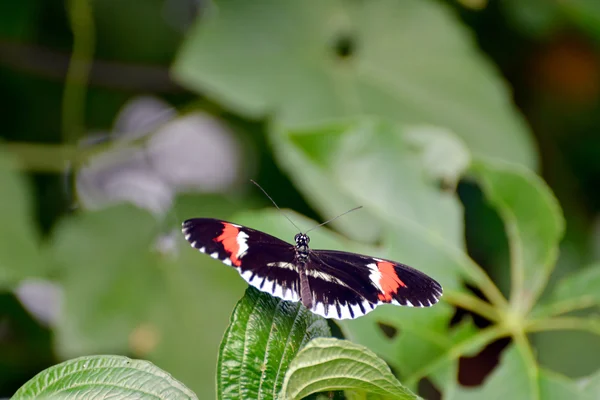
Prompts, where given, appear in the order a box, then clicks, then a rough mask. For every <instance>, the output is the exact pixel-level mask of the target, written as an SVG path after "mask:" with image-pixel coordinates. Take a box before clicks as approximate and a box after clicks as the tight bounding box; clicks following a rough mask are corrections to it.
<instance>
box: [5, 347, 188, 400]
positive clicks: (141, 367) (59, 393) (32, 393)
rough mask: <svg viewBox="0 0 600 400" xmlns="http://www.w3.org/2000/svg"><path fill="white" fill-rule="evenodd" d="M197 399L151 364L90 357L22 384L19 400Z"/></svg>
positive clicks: (63, 364)
mask: <svg viewBox="0 0 600 400" xmlns="http://www.w3.org/2000/svg"><path fill="white" fill-rule="evenodd" d="M108 397H110V398H119V399H125V398H136V399H164V400H167V399H169V400H177V399H197V397H196V395H195V394H194V393H193V392H192V391H191V390H189V389H188V388H186V387H185V385H183V384H182V383H181V382H179V381H178V380H176V379H175V378H173V377H172V376H171V375H169V374H168V373H166V372H165V371H163V370H161V369H160V368H158V367H156V366H155V365H154V364H152V363H150V362H148V361H142V360H132V359H129V358H127V357H121V356H88V357H80V358H76V359H74V360H69V361H66V362H64V363H62V364H58V365H55V366H53V367H50V368H48V369H46V370H44V371H42V372H40V373H39V374H37V375H36V376H35V377H33V378H32V379H31V380H29V381H28V382H27V383H26V384H25V385H23V386H22V387H21V388H20V389H19V390H18V391H17V393H15V395H14V396H13V397H12V399H13V400H18V399H32V398H35V399H44V398H48V399H59V398H65V399H66V398H68V399H82V400H83V399H90V398H108Z"/></svg>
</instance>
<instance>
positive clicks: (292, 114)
mask: <svg viewBox="0 0 600 400" xmlns="http://www.w3.org/2000/svg"><path fill="white" fill-rule="evenodd" d="M215 3H216V5H217V8H218V12H216V13H213V14H212V15H214V18H213V19H208V20H201V21H199V22H198V24H197V25H196V27H195V28H194V29H193V30H192V31H191V32H190V34H189V36H188V39H187V41H186V42H185V43H184V46H183V48H182V51H181V53H180V55H179V57H178V59H177V61H176V63H175V67H174V75H175V77H176V78H177V79H178V80H179V81H180V82H182V83H183V84H184V85H186V86H188V87H190V88H193V89H196V90H198V91H200V92H202V93H208V94H209V95H212V96H213V97H214V98H216V99H218V100H219V101H222V102H224V103H226V104H227V105H228V106H229V107H231V108H233V109H236V110H238V111H240V112H242V113H246V114H248V115H252V116H258V115H267V114H268V115H274V118H275V120H276V122H278V123H282V124H284V125H285V126H288V127H289V126H298V125H300V124H302V125H305V124H311V125H312V124H314V123H317V122H321V121H322V120H324V119H329V118H338V117H346V116H350V115H360V114H366V115H376V116H381V117H384V118H389V119H390V120H392V121H400V122H403V123H410V124H423V123H427V124H433V125H438V126H442V127H447V128H449V129H451V130H452V131H453V132H455V133H456V134H457V135H458V136H460V137H461V138H463V139H464V141H465V142H466V143H467V145H468V147H469V149H471V150H472V151H473V152H474V153H476V154H481V155H486V156H494V157H498V158H502V159H507V160H511V161H513V162H517V163H522V164H525V165H528V166H529V167H534V166H535V164H536V156H535V153H534V149H533V146H532V141H531V138H530V136H529V132H528V130H527V128H526V126H525V124H524V123H523V120H522V118H521V117H520V116H519V115H518V113H516V112H515V110H514V108H513V106H512V105H511V103H510V102H509V97H510V94H509V93H508V91H507V90H506V87H505V85H504V83H503V82H502V79H501V78H500V76H499V74H498V73H497V72H496V71H495V70H494V69H493V68H491V66H490V64H489V63H488V62H487V61H486V60H485V58H484V57H482V56H481V55H480V53H479V51H478V50H477V49H476V47H475V43H474V41H473V38H472V37H471V35H470V33H469V32H467V31H466V30H465V29H464V28H463V27H462V26H461V24H460V22H459V20H458V18H456V16H455V15H454V14H453V13H452V12H451V11H450V9H449V8H448V7H446V6H445V5H442V4H441V3H439V2H434V1H429V0H402V1H397V0H383V1H376V2H372V1H368V2H354V1H336V2H323V1H319V0H310V1H303V2H297V1H294V0H260V1H251V2H248V1H245V0H237V1H220V2H219V1H217V2H215ZM282 54H285V57H282ZM240 65H244V68H242V69H240V68H239V66H240ZM440 66H443V68H441V67H440Z"/></svg>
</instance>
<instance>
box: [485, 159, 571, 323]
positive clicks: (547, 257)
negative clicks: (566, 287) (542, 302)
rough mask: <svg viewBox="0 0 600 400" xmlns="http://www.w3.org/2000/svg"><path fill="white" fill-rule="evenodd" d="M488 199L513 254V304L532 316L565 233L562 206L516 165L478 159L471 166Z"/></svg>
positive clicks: (546, 189) (540, 181)
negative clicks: (534, 305)
mask: <svg viewBox="0 0 600 400" xmlns="http://www.w3.org/2000/svg"><path fill="white" fill-rule="evenodd" d="M473 171H474V173H475V176H476V178H477V180H478V182H479V183H480V185H481V187H482V189H483V191H484V193H485V196H486V198H487V199H488V201H489V202H490V203H491V204H492V206H494V207H495V208H496V209H497V210H498V213H499V214H500V216H501V218H502V219H503V221H504V224H505V227H506V234H507V236H508V241H509V245H510V252H511V279H512V289H511V301H512V302H513V304H514V306H515V307H516V308H517V309H519V310H521V311H522V312H523V311H525V312H526V311H529V309H530V308H531V307H532V306H533V304H534V303H535V301H536V300H537V298H538V297H539V295H540V293H541V292H542V290H543V289H544V288H545V286H546V283H547V281H548V277H549V276H550V273H551V272H552V270H553V268H554V263H555V261H556V258H557V255H558V243H559V241H560V239H561V238H562V235H563V232H564V225H565V222H564V218H563V215H562V211H561V209H560V205H559V204H558V202H557V200H556V198H555V197H554V195H553V194H552V192H551V190H550V189H549V188H548V186H547V185H546V183H545V182H544V181H543V180H542V179H541V178H540V177H539V176H537V175H535V174H534V173H533V172H531V171H529V170H527V169H525V168H523V167H521V166H518V165H514V164H507V163H503V162H499V161H491V160H479V161H478V162H476V163H475V164H474V166H473Z"/></svg>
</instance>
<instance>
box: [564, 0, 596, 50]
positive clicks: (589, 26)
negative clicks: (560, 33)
mask: <svg viewBox="0 0 600 400" xmlns="http://www.w3.org/2000/svg"><path fill="white" fill-rule="evenodd" d="M558 6H559V7H560V8H561V10H562V11H563V12H564V13H565V15H566V16H567V17H569V18H570V19H571V21H572V22H573V23H574V24H576V25H578V26H579V28H580V29H582V30H583V31H586V32H587V33H588V34H589V35H591V36H592V37H594V38H595V39H596V40H600V2H598V1H597V0H569V1H560V2H558Z"/></svg>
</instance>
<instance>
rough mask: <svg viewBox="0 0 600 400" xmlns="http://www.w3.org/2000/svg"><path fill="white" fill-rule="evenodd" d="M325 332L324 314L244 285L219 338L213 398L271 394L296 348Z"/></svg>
mask: <svg viewBox="0 0 600 400" xmlns="http://www.w3.org/2000/svg"><path fill="white" fill-rule="evenodd" d="M329 335H330V332H329V327H328V326H327V322H326V321H325V319H323V318H321V317H319V316H316V315H315V314H313V313H311V312H310V311H308V310H307V309H306V308H305V307H304V306H302V305H301V304H300V303H292V302H287V301H283V300H280V299H277V298H275V297H273V296H271V295H269V294H267V293H263V292H260V291H258V290H257V289H255V288H253V287H248V289H247V290H246V295H245V296H244V297H243V298H242V299H241V300H240V301H239V303H238V304H237V306H236V307H235V310H234V311H233V314H232V316H231V323H230V325H229V328H228V329H227V331H226V332H225V336H224V338H223V342H222V343H221V350H220V352H219V361H218V365H217V394H218V398H219V399H220V400H226V399H276V398H277V394H278V393H279V390H280V389H281V385H282V383H283V378H284V376H285V371H286V370H287V368H288V365H289V363H290V362H291V361H292V359H293V358H294V357H295V355H296V353H297V352H298V350H300V349H301V348H302V347H303V346H304V345H305V344H306V343H307V342H308V341H309V340H310V339H312V338H315V337H318V336H329Z"/></svg>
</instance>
